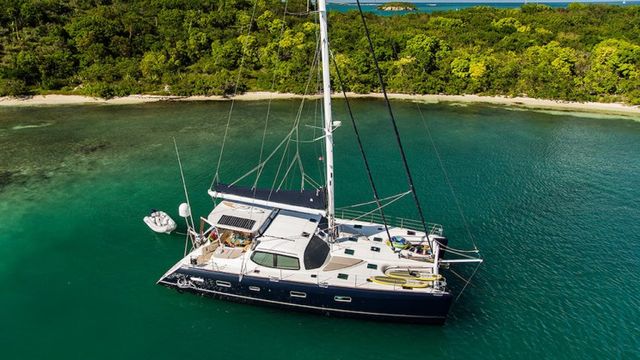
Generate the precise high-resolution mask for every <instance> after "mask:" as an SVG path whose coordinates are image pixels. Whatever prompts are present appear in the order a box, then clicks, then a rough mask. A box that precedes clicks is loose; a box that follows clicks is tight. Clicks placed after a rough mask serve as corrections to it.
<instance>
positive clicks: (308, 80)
mask: <svg viewBox="0 0 640 360" xmlns="http://www.w3.org/2000/svg"><path fill="white" fill-rule="evenodd" d="M319 47H320V46H319V44H316V49H315V53H314V54H313V62H312V63H311V67H310V68H309V77H308V78H307V83H306V85H305V90H304V95H303V97H302V100H300V106H299V107H298V113H297V114H296V119H295V121H294V122H293V128H292V131H291V132H290V133H289V134H290V135H289V138H288V140H289V141H287V145H286V146H285V149H284V152H283V153H282V157H281V158H280V164H279V165H278V170H277V171H276V175H275V177H274V178H273V183H272V184H271V191H270V192H269V197H268V198H269V199H270V198H271V194H273V190H274V188H275V186H276V182H277V181H278V176H280V170H281V169H282V164H283V162H284V159H285V157H286V155H287V151H288V149H289V144H290V143H291V136H293V133H294V132H295V130H296V129H297V127H298V126H299V125H300V118H301V117H302V110H303V109H304V103H305V100H306V96H307V94H308V93H309V86H310V84H311V80H312V79H313V69H314V67H315V66H316V64H317V61H318V49H319Z"/></svg>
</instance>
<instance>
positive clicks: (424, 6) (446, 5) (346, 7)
mask: <svg viewBox="0 0 640 360" xmlns="http://www.w3.org/2000/svg"><path fill="white" fill-rule="evenodd" d="M576 2H581V1H576ZM582 2H583V3H594V2H586V1H582ZM380 3H382V2H380ZM380 3H377V4H376V3H367V2H366V1H363V2H361V4H362V10H363V11H367V12H373V13H376V14H378V15H404V14H409V13H414V12H415V11H381V10H378V6H380ZM529 3H530V4H533V3H538V4H545V5H549V6H551V7H554V8H566V7H567V6H569V4H571V3H570V2H544V1H540V2H534V1H531V2H529ZM595 3H597V4H609V5H619V6H630V5H640V1H637V0H636V1H626V2H624V3H623V2H622V1H610V2H604V1H603V2H595ZM523 4H524V1H521V2H490V1H487V2H484V1H478V2H462V3H461V2H439V3H436V2H418V3H416V4H415V5H416V11H417V12H426V13H433V12H440V11H457V10H463V9H468V8H472V7H474V6H490V7H493V8H498V9H514V8H520V7H521V6H522V5H523ZM327 8H328V9H329V10H333V11H340V12H347V11H357V10H358V7H357V5H356V4H355V1H354V2H353V3H329V4H328V5H327Z"/></svg>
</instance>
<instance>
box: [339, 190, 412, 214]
mask: <svg viewBox="0 0 640 360" xmlns="http://www.w3.org/2000/svg"><path fill="white" fill-rule="evenodd" d="M410 192H411V191H405V192H403V193H398V194H395V195H391V196H387V197H386V198H382V199H380V202H384V201H387V200H389V199H394V198H397V197H402V196H405V195H407V194H408V193H410ZM374 203H376V200H371V201H367V202H363V203H359V204H354V205H349V206H343V207H341V208H338V210H344V209H350V208H355V207H360V206H365V205H370V204H374Z"/></svg>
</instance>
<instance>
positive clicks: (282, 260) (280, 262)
mask: <svg viewBox="0 0 640 360" xmlns="http://www.w3.org/2000/svg"><path fill="white" fill-rule="evenodd" d="M251 260H252V261H253V262H254V263H256V264H258V265H262V266H266V267H270V268H278V269H284V270H300V260H298V258H296V257H293V256H286V255H280V254H272V253H268V252H263V251H256V252H254V253H253V255H251Z"/></svg>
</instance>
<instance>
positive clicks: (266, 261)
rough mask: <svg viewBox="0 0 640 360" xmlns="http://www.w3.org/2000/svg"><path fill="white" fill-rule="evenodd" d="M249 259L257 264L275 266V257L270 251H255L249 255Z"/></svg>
mask: <svg viewBox="0 0 640 360" xmlns="http://www.w3.org/2000/svg"><path fill="white" fill-rule="evenodd" d="M251 260H252V261H253V262H254V263H256V264H258V265H262V266H266V267H276V257H275V256H274V255H273V254H271V253H266V252H262V251H256V252H254V253H253V255H251Z"/></svg>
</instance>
